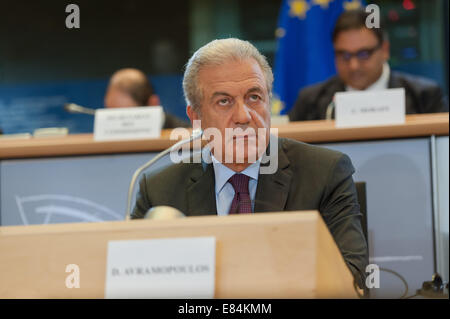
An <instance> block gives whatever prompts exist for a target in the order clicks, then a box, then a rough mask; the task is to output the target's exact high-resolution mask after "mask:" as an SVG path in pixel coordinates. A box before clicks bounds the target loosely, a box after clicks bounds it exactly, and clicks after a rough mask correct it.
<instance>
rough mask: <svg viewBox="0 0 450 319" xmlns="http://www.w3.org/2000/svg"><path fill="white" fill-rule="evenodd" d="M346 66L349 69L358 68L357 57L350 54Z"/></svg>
mask: <svg viewBox="0 0 450 319" xmlns="http://www.w3.org/2000/svg"><path fill="white" fill-rule="evenodd" d="M348 67H349V68H350V70H352V71H353V70H357V69H359V60H358V58H357V57H355V56H352V57H351V58H350V60H349V61H348Z"/></svg>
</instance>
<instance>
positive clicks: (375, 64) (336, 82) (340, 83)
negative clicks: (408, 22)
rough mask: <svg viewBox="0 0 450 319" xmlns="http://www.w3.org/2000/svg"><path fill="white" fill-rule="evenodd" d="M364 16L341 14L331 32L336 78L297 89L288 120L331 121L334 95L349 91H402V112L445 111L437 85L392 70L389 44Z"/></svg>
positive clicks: (444, 100) (443, 100)
mask: <svg viewBox="0 0 450 319" xmlns="http://www.w3.org/2000/svg"><path fill="white" fill-rule="evenodd" d="M367 16H368V13H366V12H365V11H363V10H350V11H346V12H344V13H343V14H342V15H341V16H340V17H339V18H338V20H337V22H336V25H335V28H334V31H333V46H334V51H335V64H336V69H337V73H338V75H336V76H333V77H331V78H330V79H328V80H327V81H325V82H321V83H318V84H314V85H311V86H309V87H306V88H304V89H303V90H301V92H300V94H299V97H298V99H297V101H296V103H295V105H294V106H293V108H292V109H291V111H290V113H289V119H290V120H291V121H308V120H322V119H326V118H333V117H334V114H333V107H332V105H333V99H334V95H335V93H336V92H343V91H352V90H384V89H388V88H404V89H405V103H406V105H405V112H406V114H414V113H435V112H448V102H447V101H446V98H445V97H444V96H443V94H442V91H441V89H440V88H439V86H438V85H437V84H436V83H435V82H433V81H431V80H429V79H425V78H423V77H417V76H412V75H410V74H405V73H400V72H396V71H392V70H391V69H390V67H389V65H388V63H387V61H388V59H389V42H388V39H387V36H386V33H385V32H384V31H383V29H382V28H381V27H380V28H371V29H369V28H367V27H366V18H367Z"/></svg>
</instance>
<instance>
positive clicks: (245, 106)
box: [132, 39, 367, 287]
mask: <svg viewBox="0 0 450 319" xmlns="http://www.w3.org/2000/svg"><path fill="white" fill-rule="evenodd" d="M272 82H273V75H272V70H271V68H270V66H269V65H268V63H267V61H266V59H265V58H264V56H262V55H261V54H260V53H259V52H258V50H257V49H256V48H255V47H254V46H253V45H251V44H250V43H249V42H246V41H242V40H238V39H223V40H215V41H212V42H210V43H208V44H206V45H205V46H203V47H202V48H200V49H199V50H198V51H197V52H195V53H194V55H193V56H192V57H191V59H190V60H189V62H188V64H187V66H186V71H185V74H184V80H183V89H184V92H185V96H186V100H187V105H188V106H187V109H186V111H187V114H188V116H189V118H190V119H191V121H194V120H201V127H202V129H203V130H204V131H205V132H206V131H207V130H209V129H215V130H216V131H218V132H220V133H221V134H220V136H219V137H217V135H216V136H214V138H213V139H217V140H216V141H212V142H214V143H212V144H211V145H212V147H209V148H205V149H204V150H203V153H207V154H209V156H210V157H209V158H208V157H206V159H205V157H203V161H202V162H200V163H178V164H172V165H171V166H169V167H168V168H166V169H164V170H162V171H160V172H157V173H154V174H150V175H144V177H143V178H142V179H141V181H140V189H139V192H138V195H137V201H136V205H135V208H134V210H133V213H132V218H143V217H144V216H145V214H146V212H147V211H148V210H149V209H150V208H151V207H154V206H160V205H167V206H172V207H175V208H177V209H179V210H180V211H182V212H183V213H184V214H186V215H187V216H196V215H219V216H226V215H228V214H243V213H264V212H276V211H294V210H319V211H320V214H321V216H322V217H323V219H324V221H325V223H326V224H327V226H328V228H329V230H330V232H331V234H332V236H333V237H334V239H335V241H336V243H337V245H338V247H339V249H340V251H341V253H342V255H343V257H344V260H345V261H346V263H347V265H348V267H349V268H350V270H351V271H352V273H353V275H354V277H355V279H356V281H357V283H358V284H359V286H360V287H362V286H363V282H364V274H365V266H366V264H367V245H366V240H365V238H364V235H363V232H362V230H361V214H360V210H359V205H358V201H357V197H356V190H355V185H354V182H353V179H352V174H353V172H354V169H353V166H352V164H351V161H350V159H349V158H348V157H347V156H346V155H344V154H342V153H339V152H336V151H332V150H328V149H325V148H320V147H317V146H312V145H308V144H304V143H301V142H297V141H293V140H289V139H284V138H277V137H273V136H269V129H270V111H269V108H270V107H269V105H270V98H271V90H272ZM230 128H231V129H240V133H239V134H237V135H232V136H231V137H230V136H227V134H226V130H227V129H230ZM255 141H256V142H257V143H256V144H258V146H257V147H256V148H255V147H251V146H252V145H253V146H254V145H255V143H254V142H255ZM269 141H270V142H269ZM260 143H262V145H261V144H260ZM272 143H274V144H276V147H271V146H273V145H272ZM269 144H270V145H269ZM239 145H240V146H239ZM238 147H241V148H242V147H243V148H244V152H242V157H243V158H242V160H237V157H236V156H235V155H233V156H231V157H228V158H227V156H226V155H227V151H228V150H229V149H233V150H235V151H236V152H235V153H234V154H236V153H237V151H238ZM261 149H262V150H263V153H264V154H262V153H261V152H260V150H261ZM266 149H267V150H269V151H270V154H268V153H267V152H264V151H265V150H266ZM265 158H268V159H269V161H272V160H274V161H275V163H277V167H276V168H275V169H274V170H273V171H272V172H269V171H265V170H264V168H265V167H266V166H265V163H266V162H265Z"/></svg>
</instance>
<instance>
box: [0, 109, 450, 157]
mask: <svg viewBox="0 0 450 319" xmlns="http://www.w3.org/2000/svg"><path fill="white" fill-rule="evenodd" d="M276 128H278V135H279V136H280V137H288V138H292V139H295V140H299V141H302V142H307V143H322V142H344V141H358V140H376V139H392V138H408V137H421V136H430V135H448V131H449V113H434V114H415V115H407V116H406V123H405V124H401V125H387V126H374V127H359V128H336V127H335V125H334V121H307V122H292V123H289V124H286V125H280V126H276ZM170 132H171V130H163V132H162V134H161V138H158V139H145V140H130V141H108V142H96V141H94V139H93V135H92V134H75V135H69V136H65V137H41V138H34V137H31V138H28V139H11V140H9V139H5V140H0V159H12V158H31V157H52V156H76V155H88V154H111V153H138V152H157V151H161V150H163V149H165V148H167V147H169V146H171V145H173V144H174V143H175V142H176V140H171V139H170Z"/></svg>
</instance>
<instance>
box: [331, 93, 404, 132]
mask: <svg viewBox="0 0 450 319" xmlns="http://www.w3.org/2000/svg"><path fill="white" fill-rule="evenodd" d="M335 103H336V127H357V126H360V127H361V126H376V125H392V124H403V123H405V89H403V88H398V89H387V90H381V91H356V92H338V93H336V95H335Z"/></svg>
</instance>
